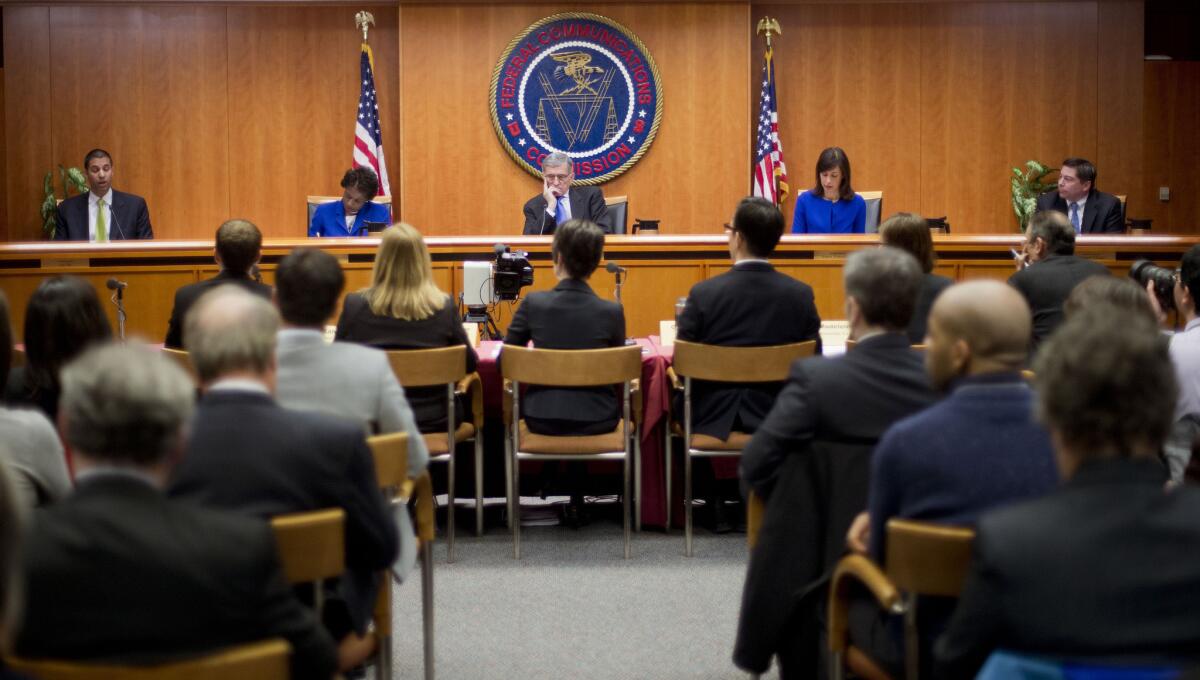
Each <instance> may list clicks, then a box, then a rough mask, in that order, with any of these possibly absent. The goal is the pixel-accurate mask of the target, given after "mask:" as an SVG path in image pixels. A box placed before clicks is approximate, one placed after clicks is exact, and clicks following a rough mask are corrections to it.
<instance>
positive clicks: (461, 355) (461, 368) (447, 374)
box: [387, 345, 467, 387]
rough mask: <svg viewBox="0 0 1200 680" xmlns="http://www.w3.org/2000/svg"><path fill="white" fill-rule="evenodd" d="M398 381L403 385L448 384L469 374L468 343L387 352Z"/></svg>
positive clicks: (426, 385)
mask: <svg viewBox="0 0 1200 680" xmlns="http://www.w3.org/2000/svg"><path fill="white" fill-rule="evenodd" d="M387 357H388V363H390V364H391V365H392V372H393V373H395V374H396V380H399V381H400V384H401V385H403V386H404V387H428V386H430V385H445V384H446V383H453V382H458V381H459V380H462V379H463V378H464V377H466V375H467V347H466V345H451V346H449V347H438V348H437V349H401V350H390V351H388V353H387Z"/></svg>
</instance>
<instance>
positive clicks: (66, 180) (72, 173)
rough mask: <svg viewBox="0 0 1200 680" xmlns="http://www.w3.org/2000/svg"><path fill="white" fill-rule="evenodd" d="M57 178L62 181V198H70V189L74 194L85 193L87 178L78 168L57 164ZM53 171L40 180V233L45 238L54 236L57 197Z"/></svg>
mask: <svg viewBox="0 0 1200 680" xmlns="http://www.w3.org/2000/svg"><path fill="white" fill-rule="evenodd" d="M58 176H59V178H60V179H61V180H62V187H63V198H64V199H66V198H70V196H71V189H74V190H75V193H77V194H82V193H83V192H85V191H87V178H85V177H84V176H83V171H82V170H80V169H79V168H66V167H63V165H62V163H59V164H58ZM53 179H54V171H53V170H51V171H50V172H47V173H46V176H45V178H43V179H42V191H43V192H44V194H45V197H44V198H43V199H42V231H43V232H44V233H45V234H46V237H47V238H50V237H53V236H54V227H55V224H54V213H55V211H56V210H57V208H58V195H57V194H56V193H55V189H54V181H53Z"/></svg>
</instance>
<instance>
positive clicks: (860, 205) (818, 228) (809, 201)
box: [792, 146, 867, 234]
mask: <svg viewBox="0 0 1200 680" xmlns="http://www.w3.org/2000/svg"><path fill="white" fill-rule="evenodd" d="M866 227H867V202H866V201H864V200H863V197H862V196H859V195H858V194H856V193H854V188H853V187H852V186H851V185H850V159H849V158H847V157H846V152H845V151H842V149H841V148H840V147H836V146H831V147H829V148H828V149H825V150H824V151H822V152H821V155H820V156H818V157H817V184H816V186H814V187H813V188H812V189H810V190H808V191H805V192H803V193H801V194H800V196H799V197H797V198H796V211H795V213H794V215H793V216H792V233H793V234H861V233H863V232H864V231H866Z"/></svg>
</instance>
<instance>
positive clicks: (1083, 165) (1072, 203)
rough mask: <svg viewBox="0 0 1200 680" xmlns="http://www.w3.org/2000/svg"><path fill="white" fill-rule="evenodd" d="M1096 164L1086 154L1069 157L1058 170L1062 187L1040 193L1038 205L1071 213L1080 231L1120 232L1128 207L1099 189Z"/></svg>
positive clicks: (1122, 228) (1071, 219)
mask: <svg viewBox="0 0 1200 680" xmlns="http://www.w3.org/2000/svg"><path fill="white" fill-rule="evenodd" d="M1095 185H1096V166H1095V165H1092V162H1091V161H1089V160H1086V159H1083V158H1068V159H1066V160H1065V161H1063V162H1062V168H1061V169H1060V170H1059V171H1058V190H1057V191H1047V192H1046V193H1044V194H1042V195H1041V196H1038V201H1037V209H1038V210H1039V211H1042V210H1057V211H1058V212H1060V213H1062V214H1064V215H1066V216H1067V220H1068V221H1069V222H1070V223H1071V227H1072V228H1073V229H1074V230H1075V233H1076V234H1099V233H1110V234H1120V233H1122V232H1124V231H1125V209H1124V207H1122V205H1121V201H1120V200H1118V199H1117V197H1116V196H1113V195H1112V194H1106V193H1104V192H1103V191H1097V190H1096V186H1095Z"/></svg>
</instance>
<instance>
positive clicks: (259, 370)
mask: <svg viewBox="0 0 1200 680" xmlns="http://www.w3.org/2000/svg"><path fill="white" fill-rule="evenodd" d="M184 324H185V325H184V335H183V337H184V348H185V349H186V350H187V351H188V355H189V357H190V358H191V361H192V365H193V366H194V367H195V368H196V374H197V375H199V376H200V382H201V383H203V384H206V385H207V384H209V383H212V382H214V381H216V380H219V379H221V378H222V377H225V376H228V375H231V374H242V375H246V374H249V375H253V376H258V377H263V378H266V377H269V376H271V375H273V374H274V372H275V334H276V333H277V332H279V312H278V311H277V310H276V309H275V307H274V306H273V305H272V304H271V303H270V302H267V301H266V300H264V299H263V298H261V297H259V296H257V295H252V294H250V293H248V292H246V291H245V290H243V289H242V288H240V287H238V286H235V285H224V286H220V287H219V288H216V289H215V290H213V291H211V292H209V293H206V294H205V295H204V296H203V297H201V298H200V300H199V301H198V302H197V303H196V304H195V305H194V306H193V307H192V309H191V311H189V312H188V315H187V319H186V320H185V321H184Z"/></svg>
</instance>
